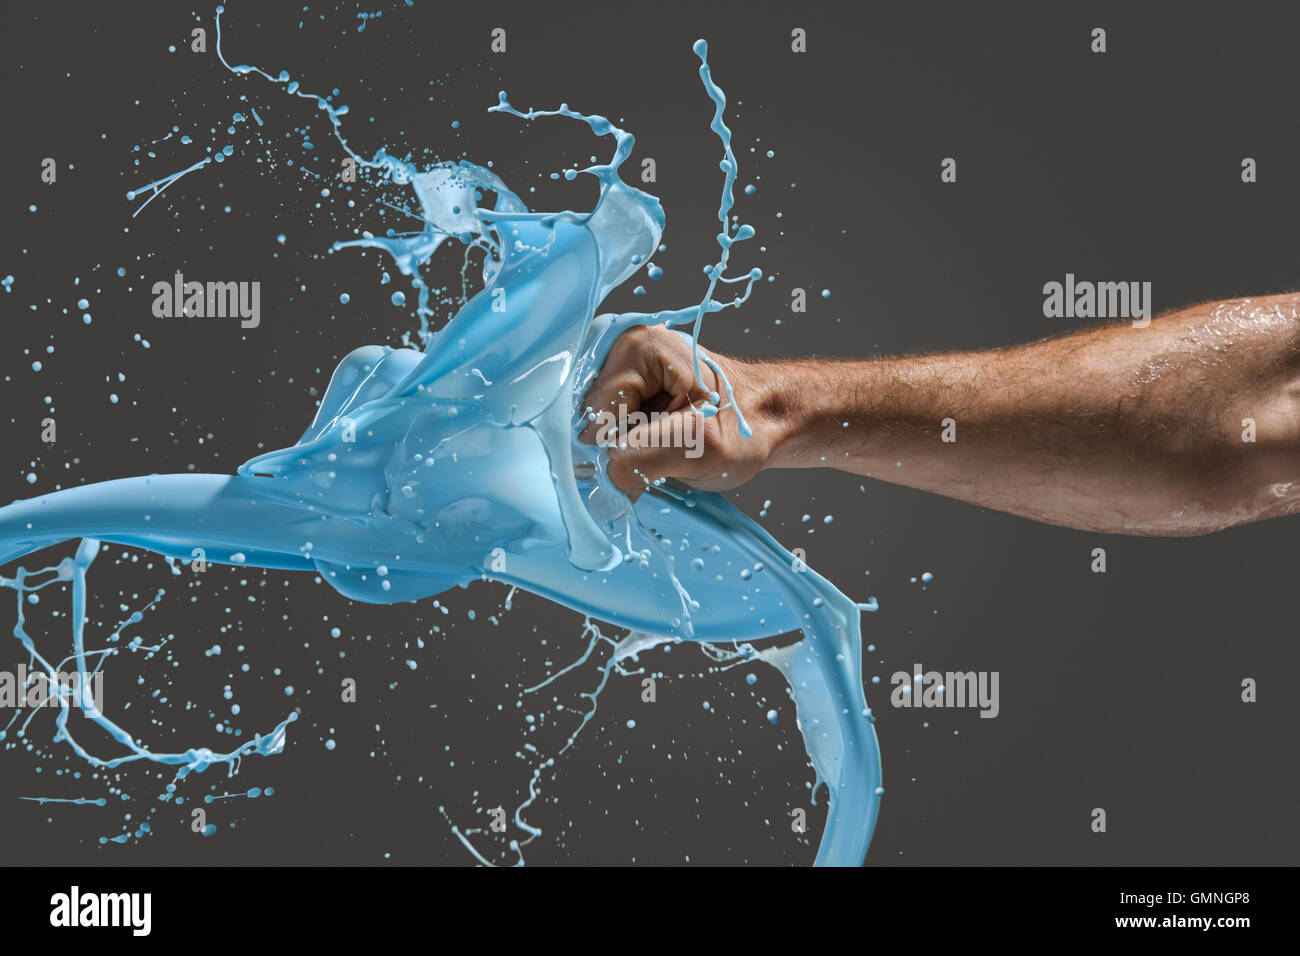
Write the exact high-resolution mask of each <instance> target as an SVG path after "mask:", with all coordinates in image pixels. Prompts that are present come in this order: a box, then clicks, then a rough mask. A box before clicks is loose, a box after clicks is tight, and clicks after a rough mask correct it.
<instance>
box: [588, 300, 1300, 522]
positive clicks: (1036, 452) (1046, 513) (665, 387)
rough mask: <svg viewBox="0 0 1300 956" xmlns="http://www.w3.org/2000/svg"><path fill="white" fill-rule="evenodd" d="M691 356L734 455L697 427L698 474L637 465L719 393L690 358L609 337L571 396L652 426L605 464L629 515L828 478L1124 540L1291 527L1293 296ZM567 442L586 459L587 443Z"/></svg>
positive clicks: (662, 333)
mask: <svg viewBox="0 0 1300 956" xmlns="http://www.w3.org/2000/svg"><path fill="white" fill-rule="evenodd" d="M700 351H701V355H702V356H703V355H704V354H708V355H709V356H710V357H711V358H712V359H713V360H714V361H716V362H717V363H718V365H719V366H720V367H721V368H722V370H723V372H724V373H725V374H726V376H727V378H728V379H729V380H730V382H731V384H732V387H733V389H734V391H735V397H736V401H737V403H738V404H739V406H740V408H741V409H742V410H743V412H744V414H745V417H746V419H747V420H748V422H749V424H750V426H751V427H752V428H753V436H752V437H750V438H748V439H746V438H742V437H741V436H740V434H739V432H738V430H737V422H736V417H735V415H734V414H733V412H731V411H730V410H724V411H722V412H721V413H720V414H718V415H717V416H716V417H713V418H706V419H702V420H700V421H699V422H698V423H697V424H699V425H702V427H703V436H704V446H703V454H701V455H700V456H699V457H696V458H691V457H688V456H687V455H686V453H685V450H684V449H683V448H681V447H653V445H654V442H653V441H652V437H653V436H652V432H656V431H658V432H660V433H661V434H667V429H669V428H671V427H672V416H683V415H694V414H696V413H695V412H694V411H693V410H692V408H691V405H695V406H699V405H700V404H701V403H702V402H703V401H705V400H706V399H707V398H708V393H709V392H710V391H714V390H718V391H721V389H720V386H719V383H718V382H717V380H716V376H715V374H714V373H713V372H712V370H711V369H709V368H708V367H707V366H706V364H705V363H704V362H703V360H702V359H701V363H700V371H701V378H702V379H703V381H697V380H696V378H695V375H694V363H693V361H692V357H691V348H690V344H689V343H688V342H684V341H683V340H682V337H681V336H680V335H678V334H677V333H675V332H672V331H670V330H667V329H664V328H662V327H645V328H636V329H633V330H631V331H629V332H627V333H625V334H624V335H623V336H622V338H620V339H619V341H618V342H616V343H615V345H614V348H613V350H612V351H611V352H610V355H609V358H608V359H607V360H606V363H605V366H604V368H603V369H602V370H601V373H600V375H599V376H598V377H597V379H596V381H595V382H594V383H593V385H592V388H591V390H590V392H589V393H588V396H587V403H588V406H589V408H590V409H592V410H597V411H598V410H603V409H609V410H610V411H611V412H613V413H615V414H617V412H618V409H619V406H620V405H622V406H625V407H626V410H627V411H628V412H634V411H637V410H641V411H645V412H647V413H650V412H659V413H661V414H660V416H658V417H654V416H651V421H650V422H648V423H647V424H642V425H639V426H638V427H637V428H635V429H633V430H631V431H630V432H628V434H627V436H626V440H625V443H624V445H622V446H619V447H611V448H610V465H609V475H610V477H611V479H612V480H613V481H614V483H615V484H616V485H618V486H619V487H620V488H621V489H623V490H624V491H625V492H627V493H628V494H630V495H632V496H634V497H635V496H639V495H640V494H641V493H642V492H644V490H645V488H646V486H647V484H648V483H650V482H654V481H658V480H660V479H666V478H674V479H677V480H680V481H683V482H685V483H686V484H688V485H691V486H694V487H696V488H701V489H705V490H712V491H719V490H724V489H728V488H734V487H736V486H738V485H741V484H744V483H745V482H746V481H748V480H749V479H751V478H753V477H754V476H755V475H756V474H758V473H759V472H760V471H762V470H763V469H766V468H818V467H826V468H838V469H841V470H844V471H849V472H852V473H854V474H858V475H866V476H869V477H872V478H878V479H880V480H883V481H889V482H893V483H895V484H902V485H907V486H909V487H912V488H919V489H923V490H925V491H931V492H934V493H936V494H941V495H946V496H948V497H951V498H957V499H960V500H962V501H968V502H971V503H972V504H976V505H980V506H983V507H986V508H994V509H997V510H999V511H1006V512H1010V513H1012V514H1017V515H1022V516H1024V517H1027V518H1032V519H1035V520H1038V521H1044V522H1047V523H1050V524H1057V525H1065V526H1067V527H1072V528H1082V529H1087V530H1092V531H1104V532H1115V533H1123V534H1141V535H1192V534H1203V533H1207V532H1211V531H1217V530H1220V529H1223V528H1228V527H1232V526H1234V525H1239V524H1244V523H1246V522H1249V521H1258V520H1262V519H1265V518H1272V517H1278V516H1281V515H1287V514H1294V513H1297V512H1300V294H1286V295H1275V296H1268V297H1263V298H1255V299H1232V300H1225V301H1222V302H1210V303H1205V304H1202V305H1196V306H1192V307H1190V308H1187V309H1183V310H1181V311H1177V312H1171V313H1167V314H1165V315H1162V316H1159V317H1157V318H1155V319H1153V320H1152V321H1151V323H1150V325H1149V326H1148V327H1146V328H1135V327H1133V326H1132V325H1131V324H1130V323H1122V324H1111V325H1103V326H1097V327H1094V328H1090V329H1085V330H1082V331H1079V332H1074V333H1071V334H1068V335H1064V336H1061V337H1059V338H1053V339H1048V340H1045V341H1041V342H1035V343H1031V344H1028V345H1018V346H1012V347H1008V348H1000V349H992V350H989V351H982V352H955V353H942V354H938V355H926V356H909V357H902V358H880V359H872V360H868V361H845V362H839V361H825V360H818V359H795V360H790V361H780V362H750V361H742V360H740V359H735V358H729V357H726V356H720V355H715V354H713V353H705V351H704V350H703V349H701V350H700ZM663 413H666V415H665V414H663ZM1247 419H1249V420H1250V421H1246V420H1247ZM945 420H951V424H949V423H947V422H945ZM1252 422H1253V425H1252ZM679 427H680V425H679ZM945 434H946V435H947V436H948V437H949V438H953V437H955V439H956V440H955V441H945V440H944V437H945ZM582 437H583V439H584V440H586V441H595V440H596V437H597V429H596V427H595V425H594V424H593V425H591V426H589V427H588V428H587V429H586V430H585V431H584V432H583V436H582ZM1252 437H1253V439H1254V440H1253V441H1251V440H1248V439H1249V438H1252ZM660 443H661V444H666V442H660ZM899 462H901V466H900V465H899V464H898V463H899Z"/></svg>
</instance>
